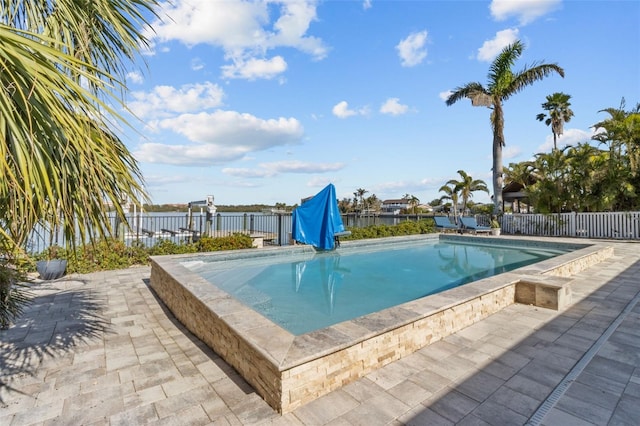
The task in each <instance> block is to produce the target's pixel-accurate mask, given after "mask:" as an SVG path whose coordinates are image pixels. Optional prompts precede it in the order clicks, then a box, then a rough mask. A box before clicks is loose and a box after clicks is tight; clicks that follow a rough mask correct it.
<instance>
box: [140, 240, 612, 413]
mask: <svg viewBox="0 0 640 426" xmlns="http://www.w3.org/2000/svg"><path fill="white" fill-rule="evenodd" d="M434 239H436V240H438V239H439V240H441V241H473V242H481V243H489V244H490V243H492V242H499V243H500V244H517V243H518V242H526V244H527V245H529V246H531V245H534V246H535V245H539V246H549V245H550V244H551V246H553V245H557V243H560V244H570V245H573V246H574V247H576V248H577V250H575V251H572V252H569V253H567V254H563V255H560V256H557V257H555V258H552V259H548V260H545V261H542V262H539V263H537V264H534V265H530V266H527V267H523V268H520V269H517V270H514V271H512V272H508V273H504V274H500V275H496V276H493V277H489V278H485V279H482V280H478V281H475V282H473V283H469V284H466V285H464V286H461V287H457V288H453V289H450V290H447V291H445V292H442V293H439V294H435V295H432V296H427V297H424V298H421V299H417V300H414V301H410V302H407V303H404V304H401V305H398V306H395V307H391V308H388V309H384V310H382V311H379V312H375V313H372V314H369V315H366V316H363V317H360V318H356V319H354V320H350V321H345V322H343V323H339V324H336V325H333V326H330V327H327V328H324V329H321V330H317V331H313V332H310V333H306V334H303V335H300V336H295V335H293V334H291V333H289V332H288V331H286V330H284V329H283V328H281V327H279V326H278V325H276V324H275V323H273V322H271V321H270V320H269V319H267V318H265V317H263V316H262V315H260V314H258V313H257V312H255V311H253V310H252V309H251V308H249V307H247V306H245V305H243V304H242V303H240V302H239V301H237V300H235V299H234V298H232V297H231V296H230V295H229V294H227V293H226V292H224V291H222V290H220V289H219V288H217V287H215V286H213V285H212V284H211V283H209V282H207V281H206V280H204V279H203V278H201V277H200V276H198V275H197V274H195V273H193V272H191V271H190V270H188V269H187V268H186V267H184V266H183V265H181V264H180V261H184V260H186V259H189V258H193V257H194V255H193V254H189V255H179V256H157V257H153V258H152V268H151V287H152V288H153V289H154V291H155V292H156V293H157V294H158V295H159V297H160V298H161V299H162V300H163V301H164V303H165V304H166V305H167V306H168V308H169V309H170V310H171V311H172V312H173V313H174V315H175V316H176V318H178V320H180V321H181V322H182V323H183V324H184V325H185V326H186V327H187V328H188V329H189V330H190V331H191V332H192V333H194V334H195V335H196V336H197V337H198V338H200V339H201V340H202V341H203V342H205V343H206V344H207V345H209V346H210V347H211V348H212V349H213V350H215V351H216V352H217V353H218V354H219V355H220V356H221V357H222V358H223V359H225V361H227V362H228V363H229V364H230V365H232V366H233V367H234V368H236V370H238V372H239V373H240V374H241V375H242V376H243V377H244V378H245V379H246V380H247V381H248V382H249V383H250V384H251V385H252V386H253V387H254V388H255V389H256V391H257V392H258V393H259V394H260V395H261V396H262V397H263V398H264V399H265V400H266V401H267V402H268V403H269V404H270V405H271V406H272V407H273V408H274V409H275V410H277V411H279V412H282V413H284V412H289V411H291V410H293V409H295V408H297V407H299V406H301V405H303V404H305V403H307V402H310V401H312V400H313V399H316V398H318V397H319V396H322V395H324V394H326V393H328V392H331V391H333V390H335V389H337V388H339V387H341V386H343V385H345V384H347V383H349V382H351V381H353V380H356V379H357V378H359V377H362V376H364V375H365V374H368V373H369V372H371V371H373V370H375V369H377V368H379V367H382V366H384V365H386V364H387V363H389V362H392V361H395V360H398V359H400V358H402V357H403V356H406V355H409V354H411V353H413V352H415V351H416V350H418V349H420V348H421V347H424V346H426V345H428V344H430V343H433V342H435V341H437V340H440V339H442V338H443V337H446V336H447V335H449V334H452V333H454V332H456V331H458V330H460V329H462V328H464V327H467V326H469V325H471V324H473V323H475V322H477V321H479V320H481V319H483V318H486V317H487V316H489V315H491V314H493V313H495V312H497V311H499V310H501V309H503V308H504V307H506V306H508V305H510V304H513V303H527V304H535V305H537V306H543V307H547V308H553V309H562V308H563V307H564V306H566V305H567V304H569V303H570V302H571V279H570V277H571V275H572V274H574V273H576V272H578V271H580V270H583V269H585V268H587V267H589V266H591V265H593V264H595V263H598V262H599V261H601V260H602V259H604V258H606V257H609V256H611V255H612V254H613V248H612V247H611V246H608V245H606V244H604V243H602V244H601V243H589V244H585V243H584V242H583V241H580V240H576V239H557V238H554V239H553V240H549V239H539V238H526V237H505V236H501V237H488V236H479V237H478V236H466V235H452V234H448V235H443V234H441V235H427V236H410V237H392V238H382V239H376V240H359V241H344V242H343V243H342V247H343V248H345V249H347V248H348V247H357V246H366V245H374V244H375V245H378V244H388V243H396V242H398V241H407V240H411V241H417V240H425V241H426V240H434ZM306 252H309V253H314V252H315V251H314V249H313V248H311V247H308V246H287V247H274V248H263V249H259V250H255V249H253V250H251V249H250V250H237V251H232V252H219V253H207V254H203V255H202V256H212V257H215V258H216V259H223V260H224V259H238V258H242V257H243V256H247V255H249V256H255V255H260V256H280V255H283V254H285V253H287V254H288V253H306Z"/></svg>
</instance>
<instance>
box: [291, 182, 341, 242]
mask: <svg viewBox="0 0 640 426" xmlns="http://www.w3.org/2000/svg"><path fill="white" fill-rule="evenodd" d="M292 228H293V229H292V231H291V236H292V238H293V239H294V240H296V241H297V242H300V243H303V244H309V245H312V246H314V247H315V248H317V249H320V250H333V249H334V248H335V238H334V237H335V234H337V233H340V232H344V231H345V229H344V224H343V223H342V217H341V216H340V209H339V208H338V200H337V199H336V188H335V187H334V186H333V184H331V183H330V184H329V185H327V186H326V187H325V188H324V189H323V190H322V191H320V192H318V193H317V194H316V195H314V196H313V198H312V199H310V200H308V201H306V202H305V203H304V204H302V205H301V206H300V207H298V208H296V209H295V210H294V211H293V225H292Z"/></svg>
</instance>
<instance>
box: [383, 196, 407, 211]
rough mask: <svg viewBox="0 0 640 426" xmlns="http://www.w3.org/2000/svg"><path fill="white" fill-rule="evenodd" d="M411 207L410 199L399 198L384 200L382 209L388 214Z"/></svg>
mask: <svg viewBox="0 0 640 426" xmlns="http://www.w3.org/2000/svg"><path fill="white" fill-rule="evenodd" d="M409 207H410V206H409V200H407V199H406V198H401V199H398V200H384V201H383V202H382V207H381V211H382V213H386V214H400V212H401V211H402V210H406V209H408V208H409Z"/></svg>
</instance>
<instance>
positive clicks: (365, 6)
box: [362, 0, 371, 10]
mask: <svg viewBox="0 0 640 426" xmlns="http://www.w3.org/2000/svg"><path fill="white" fill-rule="evenodd" d="M362 8H363V9H364V10H367V9H371V0H364V1H363V2H362Z"/></svg>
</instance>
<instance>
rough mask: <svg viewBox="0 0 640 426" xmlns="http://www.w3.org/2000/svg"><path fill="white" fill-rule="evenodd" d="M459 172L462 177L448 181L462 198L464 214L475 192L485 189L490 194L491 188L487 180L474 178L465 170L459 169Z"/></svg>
mask: <svg viewBox="0 0 640 426" xmlns="http://www.w3.org/2000/svg"><path fill="white" fill-rule="evenodd" d="M458 174H459V175H460V178H461V179H460V180H456V179H451V180H449V181H448V182H447V185H453V186H454V187H455V190H456V192H457V193H458V194H459V196H460V198H462V214H463V215H464V213H465V212H466V211H467V204H468V203H469V199H470V198H472V197H473V193H474V192H476V191H484V192H486V193H487V194H488V193H489V189H488V188H487V184H486V182H485V181H483V180H481V179H474V178H472V177H471V176H469V175H468V174H467V172H465V171H464V170H458Z"/></svg>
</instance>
